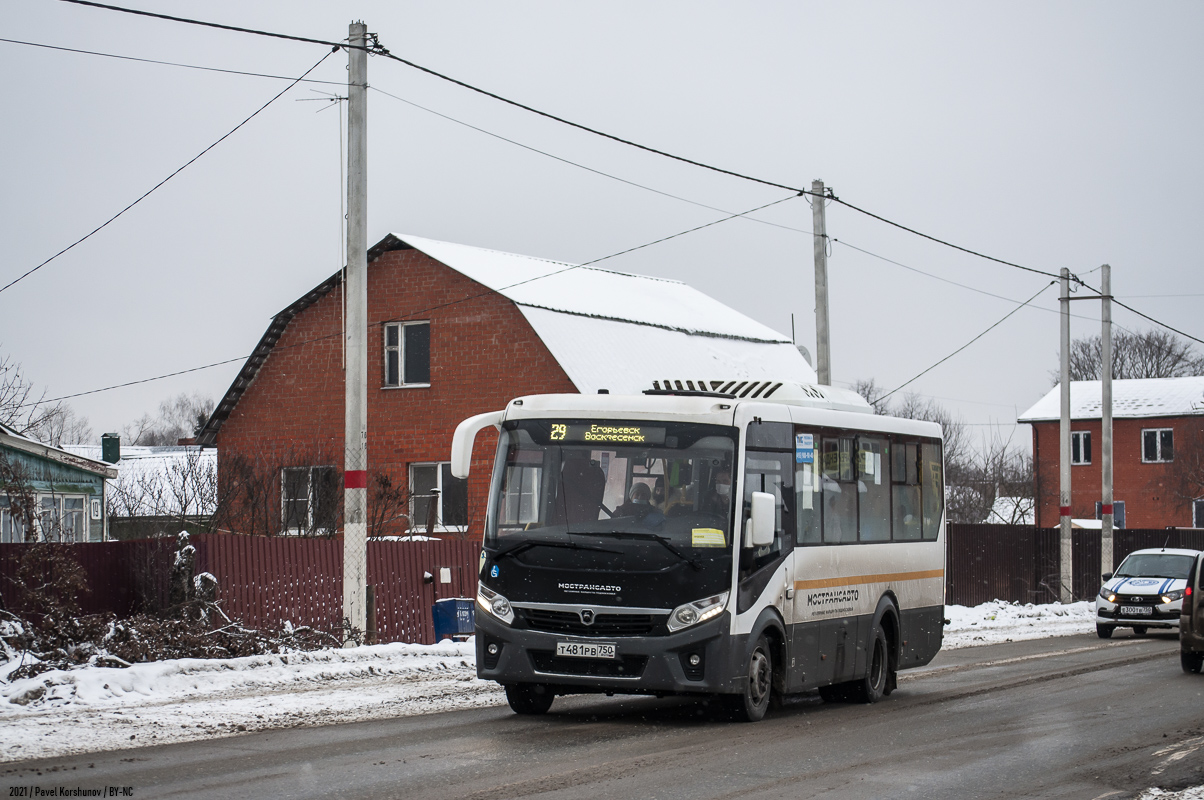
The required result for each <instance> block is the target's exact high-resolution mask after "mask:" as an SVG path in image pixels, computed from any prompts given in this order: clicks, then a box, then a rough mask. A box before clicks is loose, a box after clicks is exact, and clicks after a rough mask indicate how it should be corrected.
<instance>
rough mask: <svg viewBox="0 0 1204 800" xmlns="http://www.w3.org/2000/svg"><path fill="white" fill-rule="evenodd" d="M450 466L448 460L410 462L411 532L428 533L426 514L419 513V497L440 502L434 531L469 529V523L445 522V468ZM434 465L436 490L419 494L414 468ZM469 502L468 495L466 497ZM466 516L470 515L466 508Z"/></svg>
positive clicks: (448, 531)
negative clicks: (448, 523) (453, 523)
mask: <svg viewBox="0 0 1204 800" xmlns="http://www.w3.org/2000/svg"><path fill="white" fill-rule="evenodd" d="M445 466H449V462H447V461H416V462H414V463H412V464H410V468H409V477H410V527H409V532H410V534H411V535H413V534H425V533H426V514H422V515H419V514H418V502H417V501H418V498H420V497H429V498H431V500H432V501H433V502H435V503H438V506H437V507H436V511H435V526H434V528H433V529H432V532H433V533H464V532H465V531H467V530H468V526H467V525H444V524H443V516H444V514H443V494H444V492H443V471H444V470H443V468H444V467H445ZM423 467H434V468H435V491H434V492H433V493H429V494H425V493H424V494H419V493H418V490H417V489H416V488H415V480H414V470H415V469H416V468H419V469H420V468H423ZM465 503H467V497H466V498H465ZM464 512H465V513H464V516H465V517H467V516H468V509H467V508H465V509H464Z"/></svg>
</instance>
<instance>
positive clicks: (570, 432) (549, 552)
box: [485, 419, 736, 585]
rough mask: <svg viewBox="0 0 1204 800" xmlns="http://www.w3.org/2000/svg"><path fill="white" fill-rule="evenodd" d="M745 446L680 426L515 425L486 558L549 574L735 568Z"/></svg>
mask: <svg viewBox="0 0 1204 800" xmlns="http://www.w3.org/2000/svg"><path fill="white" fill-rule="evenodd" d="M735 435H736V431H735V429H734V428H727V427H723V426H717V425H697V424H684V423H672V422H645V421H615V420H606V421H598V420H574V419H563V420H562V419H551V420H520V421H515V422H511V423H508V424H507V425H506V426H505V427H504V428H503V430H502V433H501V442H500V444H499V447H498V455H497V461H496V464H495V467H494V479H493V486H494V487H495V488H494V491H495V495H494V496H493V498H492V502H491V503H490V515H489V520H488V523H487V525H486V532H485V546H486V547H487V548H489V549H490V550H496V551H498V552H497V553H496V554H495V555H494V558H500V557H502V556H503V555H505V554H506V553H512V554H514V555H516V556H517V557H521V558H522V560H523V561H524V562H525V563H527V564H530V565H535V564H538V565H539V566H545V567H558V566H564V567H567V566H569V565H570V563H572V564H574V565H575V566H577V567H578V568H581V567H585V566H587V565H597V566H598V567H600V568H602V569H617V570H624V571H626V570H635V571H653V572H655V571H660V570H668V569H672V568H678V567H680V566H681V565H683V564H684V565H688V566H689V567H692V568H693V571H695V572H698V571H706V572H708V573H710V572H712V571H713V567H714V566H716V565H717V564H723V565H727V564H730V560H731V550H732V547H731V545H732V538H731V535H732V534H731V531H732V510H733V506H732V490H731V487H732V478H733V458H734V452H735ZM708 567H710V568H708ZM718 572H722V573H723V575H727V574H730V573H728V572H727V567H726V566H725V567H724V568H723V569H721V570H718ZM724 580H726V578H724ZM722 582H723V581H722V580H721V581H719V583H720V585H722Z"/></svg>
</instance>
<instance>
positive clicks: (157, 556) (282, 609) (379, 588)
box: [0, 534, 481, 644]
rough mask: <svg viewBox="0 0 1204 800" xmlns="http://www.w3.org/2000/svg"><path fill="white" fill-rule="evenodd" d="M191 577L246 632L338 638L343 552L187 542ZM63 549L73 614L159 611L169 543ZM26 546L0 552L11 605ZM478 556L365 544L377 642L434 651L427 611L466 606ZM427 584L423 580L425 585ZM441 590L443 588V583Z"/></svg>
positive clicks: (430, 545)
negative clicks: (73, 588) (210, 583)
mask: <svg viewBox="0 0 1204 800" xmlns="http://www.w3.org/2000/svg"><path fill="white" fill-rule="evenodd" d="M191 541H192V545H193V546H194V547H195V548H196V561H195V573H196V574H198V575H199V574H201V573H204V572H208V573H209V574H211V575H213V576H214V577H215V578H216V579H217V585H218V600H219V601H220V602H221V606H222V608H223V610H224V611H225V612H226V614H228V615H229V616H230V617H231V618H232V619H237V620H240V621H241V622H242V623H243V624H244V625H247V626H249V627H264V628H273V629H276V628H279V627H280V626H281V625H283V624H284V623H285V622H288V623H291V624H292V625H294V626H297V625H309V626H313V627H315V628H319V629H321V630H327V631H334V630H338V629H340V628H341V623H342V614H343V542H342V541H341V540H339V539H310V538H297V537H278V538H277V537H272V538H269V537H265V536H238V535H231V534H201V535H197V536H193V537H192V539H191ZM57 546H58V547H62V548H65V552H69V553H70V554H71V555H72V556H73V557H74V558H75V559H76V561H78V562H79V564H80V566H82V567H83V568H84V572H85V573H86V575H87V579H88V585H89V589H90V591H89V592H88V593H87V594H85V595H82V596H81V597H80V598H79V602H80V606H81V611H82V612H83V613H112V614H117V615H119V616H128V615H129V614H133V613H138V612H143V611H145V612H154V611H156V610H159V609H161V608H164V607H166V605H167V596H168V592H169V587H170V576H171V564H172V560H173V558H174V553H175V543H174V541H173V540H171V539H155V540H139V541H129V542H91V543H87V544H77V545H57ZM29 547H31V545H24V544H4V545H0V592H2V593H3V596H5V597H6V598H7V597H8V596H10V595H11V591H10V587H11V584H10V583H9V580H8V579H9V578H13V577H15V576H16V575H17V571H18V568H19V563H20V560H21V557H22V554H23V553H25V552H26V551H27V548H29ZM480 550H481V546H480V544H479V543H478V542H472V541H429V542H386V541H380V542H378V541H369V543H368V583H369V584H370V585H372V586H373V589H374V593H375V599H376V634H377V640H378V641H381V642H424V643H428V644H429V643H432V642H434V641H435V630H434V625H433V622H432V618H431V607H432V606H433V605H434V603H435V601H436V600H440V599H445V598H449V597H475V596H476V581H477V568H478V564H479V556H480ZM426 575H430V579H429V580H427V579H426V577H425V576H426ZM445 578H446V579H447V580H448V582H447V583H444V582H443V579H445Z"/></svg>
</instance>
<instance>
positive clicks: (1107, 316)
mask: <svg viewBox="0 0 1204 800" xmlns="http://www.w3.org/2000/svg"><path fill="white" fill-rule="evenodd" d="M1100 269H1101V270H1102V271H1103V276H1102V277H1101V278H1100V295H1101V297H1100V342H1101V345H1102V346H1101V353H1100V355H1101V356H1102V358H1101V361H1102V362H1103V363H1102V364H1100V406H1101V408H1100V428H1101V429H1102V430H1101V435H1100V438H1101V439H1102V440H1103V441H1102V442H1101V443H1100V444H1101V445H1102V447H1101V449H1102V450H1103V453H1101V454H1100V471H1101V474H1100V489H1101V497H1100V516H1101V517H1102V518H1103V521H1104V524H1103V526H1102V529H1101V531H1100V550H1099V560H1100V572H1101V573H1103V572H1111V571H1112V527H1113V521H1114V518H1113V516H1112V267H1110V266H1108V265H1107V264H1104V265H1103V266H1102V267H1100Z"/></svg>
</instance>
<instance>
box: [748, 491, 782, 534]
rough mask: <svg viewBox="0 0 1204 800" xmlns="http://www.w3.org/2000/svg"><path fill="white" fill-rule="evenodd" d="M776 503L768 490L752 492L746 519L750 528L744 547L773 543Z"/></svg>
mask: <svg viewBox="0 0 1204 800" xmlns="http://www.w3.org/2000/svg"><path fill="white" fill-rule="evenodd" d="M776 505H777V503H776V501H775V500H774V499H773V495H771V494H770V493H769V492H753V493H752V513H751V514H750V515H749V520H748V521H749V528H751V530H750V531H749V534H750V535H749V536H748V537H747V538H745V540H744V546H745V547H769V546H770V545H771V544H773V529H774V523H775V522H776V521H777V519H776V518H777V513H776ZM749 539H751V540H752V541H749Z"/></svg>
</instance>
